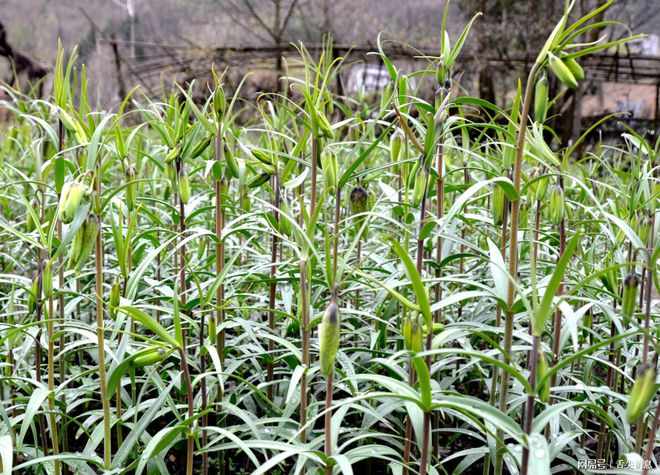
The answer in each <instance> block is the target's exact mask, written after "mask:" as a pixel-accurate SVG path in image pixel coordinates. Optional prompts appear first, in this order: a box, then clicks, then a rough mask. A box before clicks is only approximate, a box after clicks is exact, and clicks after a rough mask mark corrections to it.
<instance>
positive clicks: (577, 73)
mask: <svg viewBox="0 0 660 475" xmlns="http://www.w3.org/2000/svg"><path fill="white" fill-rule="evenodd" d="M562 61H564V64H565V65H566V66H567V67H568V69H569V71H570V72H571V74H572V75H573V77H574V78H575V80H576V81H577V82H580V81H582V80H583V79H584V69H582V66H580V63H578V62H577V61H576V60H575V58H564V59H563V60H562Z"/></svg>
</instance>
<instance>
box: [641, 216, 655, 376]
mask: <svg viewBox="0 0 660 475" xmlns="http://www.w3.org/2000/svg"><path fill="white" fill-rule="evenodd" d="M654 249H655V213H653V215H652V216H651V233H650V235H649V242H648V244H647V250H648V267H647V274H648V275H647V278H646V282H645V284H646V290H645V291H644V297H645V299H646V302H644V305H645V309H644V310H645V314H644V330H646V331H645V332H644V346H643V349H642V365H644V364H646V362H647V361H648V359H649V330H650V325H651V290H652V284H653V273H652V269H653V250H654Z"/></svg>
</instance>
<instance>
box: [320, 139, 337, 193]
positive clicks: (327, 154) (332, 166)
mask: <svg viewBox="0 0 660 475" xmlns="http://www.w3.org/2000/svg"><path fill="white" fill-rule="evenodd" d="M321 168H322V169H323V181H324V182H325V187H326V189H327V191H328V193H334V192H335V189H336V188H337V185H338V173H339V170H338V168H339V164H338V163H337V154H335V153H334V152H333V151H332V150H329V149H325V150H323V152H322V153H321Z"/></svg>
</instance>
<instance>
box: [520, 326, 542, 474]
mask: <svg viewBox="0 0 660 475" xmlns="http://www.w3.org/2000/svg"><path fill="white" fill-rule="evenodd" d="M540 342H541V338H540V337H539V336H538V335H534V337H533V338H532V355H531V356H532V358H531V362H530V368H529V384H530V385H531V386H532V388H536V369H537V367H538V361H539V344H540ZM535 399H536V389H533V390H532V393H531V394H528V395H527V404H526V406H525V422H524V427H523V431H524V432H525V435H526V436H527V443H526V444H523V454H522V466H521V467H520V474H521V475H527V467H528V465H529V448H528V444H529V435H530V434H531V433H532V422H533V421H534V400H535Z"/></svg>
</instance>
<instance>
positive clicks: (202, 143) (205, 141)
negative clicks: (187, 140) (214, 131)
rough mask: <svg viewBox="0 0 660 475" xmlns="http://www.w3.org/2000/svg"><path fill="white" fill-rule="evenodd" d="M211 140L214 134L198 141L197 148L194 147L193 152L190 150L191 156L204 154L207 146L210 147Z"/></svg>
mask: <svg viewBox="0 0 660 475" xmlns="http://www.w3.org/2000/svg"><path fill="white" fill-rule="evenodd" d="M211 140H213V136H211V135H207V136H206V137H204V138H203V139H202V140H200V141H199V142H197V145H195V148H193V149H192V152H190V158H197V157H199V156H200V155H201V154H203V153H204V151H205V150H206V149H207V148H209V145H210V144H211Z"/></svg>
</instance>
